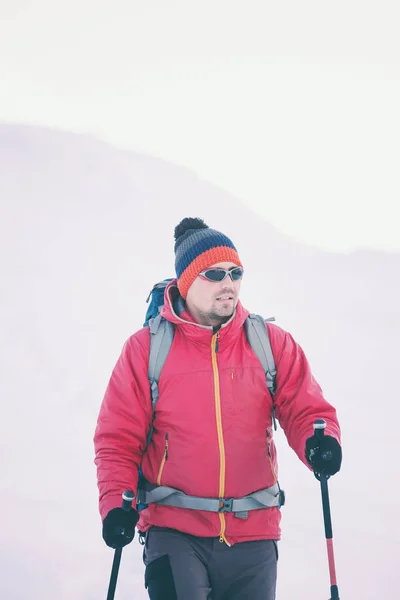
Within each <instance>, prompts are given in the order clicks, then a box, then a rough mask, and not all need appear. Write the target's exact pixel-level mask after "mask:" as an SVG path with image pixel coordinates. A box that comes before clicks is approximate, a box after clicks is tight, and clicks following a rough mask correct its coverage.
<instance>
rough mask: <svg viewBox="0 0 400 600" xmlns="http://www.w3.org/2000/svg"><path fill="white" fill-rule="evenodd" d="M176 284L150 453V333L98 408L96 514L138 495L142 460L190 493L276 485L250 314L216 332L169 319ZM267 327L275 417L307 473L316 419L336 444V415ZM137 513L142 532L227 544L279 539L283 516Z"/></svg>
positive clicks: (291, 350)
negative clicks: (248, 330) (248, 329)
mask: <svg viewBox="0 0 400 600" xmlns="http://www.w3.org/2000/svg"><path fill="white" fill-rule="evenodd" d="M171 285H175V282H172V283H171V284H169V286H168V287H167V289H166V292H165V305H164V308H163V311H162V314H163V316H164V317H165V318H166V319H168V320H169V321H172V323H174V325H175V337H174V341H173V345H172V348H171V350H170V353H169V355H168V357H167V360H166V362H165V364H164V368H163V371H162V373H161V377H160V380H159V391H160V397H159V400H158V403H157V409H156V416H155V421H154V431H153V436H152V442H151V444H150V446H149V448H148V450H147V452H146V453H145V454H144V455H143V452H144V450H145V446H146V435H147V432H148V430H149V427H150V422H151V396H150V387H149V382H148V377H147V366H148V354H149V330H148V328H147V327H146V328H143V329H141V330H140V331H138V332H137V333H135V334H134V335H132V336H131V337H130V338H129V339H128V340H127V341H126V343H125V345H124V347H123V350H122V353H121V356H120V357H119V359H118V362H117V364H116V365H115V367H114V370H113V372H112V375H111V378H110V381H109V384H108V386H107V390H106V393H105V396H104V399H103V402H102V405H101V408H100V413H99V417H98V423H97V428H96V431H95V436H94V445H95V464H96V466H97V475H98V487H99V505H100V514H101V517H102V518H104V517H105V516H106V514H107V512H108V511H109V510H111V509H112V508H115V507H117V506H120V505H121V494H122V492H123V491H124V490H126V489H132V490H133V491H134V492H136V489H137V479H138V468H139V466H140V464H141V465H142V471H143V474H144V476H145V478H146V479H147V480H148V481H149V482H151V483H158V484H162V485H169V486H172V487H174V488H178V489H180V490H182V491H183V492H185V493H187V494H189V495H194V496H207V497H216V498H218V497H227V498H232V497H233V498H235V497H236V498H237V497H242V496H245V495H247V494H249V493H251V492H253V491H256V490H259V489H262V488H265V487H269V486H271V485H273V484H274V483H275V482H276V478H277V474H278V469H277V461H276V448H275V444H274V441H273V439H272V432H273V429H272V423H271V406H272V404H271V403H272V399H271V396H270V394H269V392H268V390H267V387H266V382H265V376H264V371H263V369H262V366H261V364H260V363H259V361H258V359H257V357H256V355H255V354H254V352H253V350H252V349H251V347H250V346H249V344H248V342H247V339H246V334H245V331H244V327H243V323H244V321H245V319H246V316H247V315H248V311H246V310H245V309H244V308H243V306H242V305H241V303H240V302H239V303H238V305H237V309H236V312H235V315H234V317H233V318H232V319H231V321H230V322H229V323H227V324H226V325H223V326H222V327H221V329H220V330H219V333H218V334H215V335H213V331H212V328H211V327H204V326H200V325H198V324H196V323H194V321H193V319H192V318H191V317H190V315H189V314H188V313H187V312H184V313H181V314H180V315H179V316H178V315H177V314H176V312H175V310H174V308H173V307H172V304H171V301H170V296H169V289H170V288H171ZM267 327H268V331H269V334H270V339H271V346H272V350H273V353H274V357H275V362H276V368H277V391H276V394H275V406H276V416H277V418H278V420H279V423H280V425H281V427H282V428H283V430H284V432H285V434H286V437H287V440H288V443H289V445H290V446H291V447H292V448H293V450H294V451H295V452H296V454H297V455H298V457H299V458H300V460H302V461H303V463H304V464H305V465H306V466H307V467H308V468H310V467H309V465H308V463H307V461H306V459H305V454H304V452H305V441H306V439H307V437H309V436H310V435H312V434H313V422H314V420H315V419H316V418H323V419H325V420H326V422H327V427H326V434H330V435H333V436H334V437H336V439H337V440H338V441H339V442H340V428H339V424H338V421H337V417H336V411H335V409H334V408H333V407H332V406H331V404H329V403H328V402H327V401H326V400H325V398H324V397H323V394H322V391H321V388H320V387H319V385H318V383H317V382H316V381H315V379H314V378H313V376H312V374H311V371H310V366H309V364H308V362H307V359H306V357H305V355H304V353H303V351H302V349H301V348H300V346H299V345H298V344H297V343H296V342H295V341H294V339H293V337H292V336H291V335H290V334H289V333H287V332H286V331H284V330H283V329H281V328H280V327H278V326H276V325H273V324H270V323H268V324H267ZM217 337H218V344H217ZM283 487H284V486H283ZM140 515H141V517H140V521H139V523H138V529H139V530H141V531H145V530H147V529H148V528H149V527H150V526H151V525H159V526H162V527H171V528H175V529H178V530H181V531H184V532H187V533H189V534H192V535H198V536H220V538H221V541H222V540H224V541H226V542H227V543H229V544H232V543H235V542H238V541H249V540H255V539H268V538H270V539H280V509H279V508H275V507H274V508H266V509H261V510H255V511H249V513H248V518H247V519H240V518H237V517H235V515H234V514H233V513H220V514H217V513H211V512H205V511H198V510H189V509H182V508H176V507H169V506H158V505H150V506H149V507H148V508H146V509H145V510H143V511H141V513H140Z"/></svg>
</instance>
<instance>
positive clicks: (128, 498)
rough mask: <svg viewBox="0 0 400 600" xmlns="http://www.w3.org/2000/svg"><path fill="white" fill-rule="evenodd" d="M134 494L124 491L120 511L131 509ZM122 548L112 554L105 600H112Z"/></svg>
mask: <svg viewBox="0 0 400 600" xmlns="http://www.w3.org/2000/svg"><path fill="white" fill-rule="evenodd" d="M134 497H135V494H134V493H133V492H131V490H126V491H125V492H124V493H123V494H122V507H121V508H122V510H126V512H129V511H130V510H131V507H132V501H133V499H134ZM121 554H122V548H116V549H115V552H114V560H113V564H112V569H111V576H110V583H109V586H108V592H107V600H114V594H115V588H116V585H117V578H118V571H119V563H120V562H121Z"/></svg>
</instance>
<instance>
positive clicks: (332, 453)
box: [306, 435, 342, 475]
mask: <svg viewBox="0 0 400 600" xmlns="http://www.w3.org/2000/svg"><path fill="white" fill-rule="evenodd" d="M306 459H307V461H308V462H309V464H310V466H311V467H312V468H313V470H314V471H315V472H316V473H319V474H323V475H334V474H335V473H337V472H338V471H339V470H340V466H341V464H342V448H341V446H340V444H339V442H338V441H337V439H335V438H334V437H332V436H331V435H323V436H321V438H319V437H317V436H316V435H313V436H311V437H309V438H308V439H307V440H306Z"/></svg>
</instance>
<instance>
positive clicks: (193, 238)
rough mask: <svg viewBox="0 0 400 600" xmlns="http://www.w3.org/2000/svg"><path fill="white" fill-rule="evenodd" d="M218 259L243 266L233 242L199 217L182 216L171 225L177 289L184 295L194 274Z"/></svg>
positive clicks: (184, 296) (196, 274)
mask: <svg viewBox="0 0 400 600" xmlns="http://www.w3.org/2000/svg"><path fill="white" fill-rule="evenodd" d="M218 262H233V263H235V264H236V265H238V266H239V267H243V265H242V263H241V262H240V259H239V255H238V252H237V250H236V248H235V246H234V244H233V242H232V241H231V240H230V239H229V238H228V237H227V236H226V235H224V234H223V233H221V232H220V231H216V230H215V229H211V228H210V227H209V226H208V225H206V223H204V221H203V220H202V219H198V218H189V217H187V218H185V219H183V220H182V221H181V222H180V223H179V224H178V225H177V226H176V227H175V271H176V276H177V280H178V289H179V292H180V294H181V296H182V298H184V299H185V298H186V296H187V292H188V289H189V288H190V286H191V285H192V283H193V281H194V280H195V279H196V277H197V276H198V274H199V273H200V272H201V271H203V269H206V268H207V267H210V266H211V265H213V264H215V263H218Z"/></svg>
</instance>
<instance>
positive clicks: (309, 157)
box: [0, 0, 400, 250]
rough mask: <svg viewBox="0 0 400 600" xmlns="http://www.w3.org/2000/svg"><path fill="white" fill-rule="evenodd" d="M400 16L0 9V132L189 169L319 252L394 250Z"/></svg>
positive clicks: (345, 5) (342, 10)
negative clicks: (31, 128)
mask: <svg viewBox="0 0 400 600" xmlns="http://www.w3.org/2000/svg"><path fill="white" fill-rule="evenodd" d="M399 12H400V11H399V8H398V1H393V2H385V1H384V0H381V1H379V2H368V1H365V0H364V1H363V2H361V1H357V0H345V1H341V0H339V1H337V2H335V3H331V2H330V3H328V2H321V1H309V0H306V1H304V2H298V0H290V1H288V2H279V3H277V2H266V1H261V0H260V1H255V0H246V2H239V1H235V0H229V1H228V0H202V1H201V2H195V1H194V0H193V1H192V0H175V1H172V0H171V1H166V0H154V1H150V0H149V1H146V2H144V1H143V0H141V1H140V2H139V1H137V0H113V2H111V1H109V0H108V1H105V0H96V2H95V1H94V0H79V2H78V1H77V0H70V2H68V3H59V2H54V1H50V0H36V1H29V0H0V121H8V122H28V123H36V124H41V125H49V126H54V127H60V128H64V129H68V130H73V131H77V132H91V133H94V134H95V135H97V136H99V137H101V138H103V139H105V140H107V141H110V142H112V143H113V144H115V145H118V146H121V147H124V148H129V149H132V150H135V151H138V152H145V153H147V154H150V155H153V156H159V157H162V158H164V159H166V160H168V161H172V162H174V163H177V164H181V165H184V166H187V167H190V168H191V169H194V170H195V171H196V172H197V173H198V174H199V175H200V176H201V177H204V178H205V179H207V180H210V181H212V182H214V183H215V184H217V185H219V186H221V187H222V188H224V189H226V190H227V191H229V192H231V193H233V194H235V195H236V196H238V197H240V198H241V199H242V200H243V201H244V202H245V203H246V204H247V205H248V206H249V207H251V208H253V209H254V210H256V211H257V212H258V213H259V214H261V215H263V216H264V217H265V218H266V219H267V220H268V221H270V222H271V223H273V224H274V225H275V226H277V227H278V228H279V229H280V230H282V231H284V232H286V233H288V234H290V235H292V236H294V237H296V238H297V239H300V240H304V241H306V242H309V243H312V244H316V245H318V246H320V247H324V248H328V249H337V250H346V249H351V248H354V247H359V246H369V247H375V248H382V249H388V250H393V249H397V250H400V235H399V233H398V230H399V226H398V217H397V210H398V208H397V205H399V199H400V180H399V165H400V148H399V145H400V142H399V140H400V111H399V106H400V42H399V39H400V36H399V28H398V24H399Z"/></svg>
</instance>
